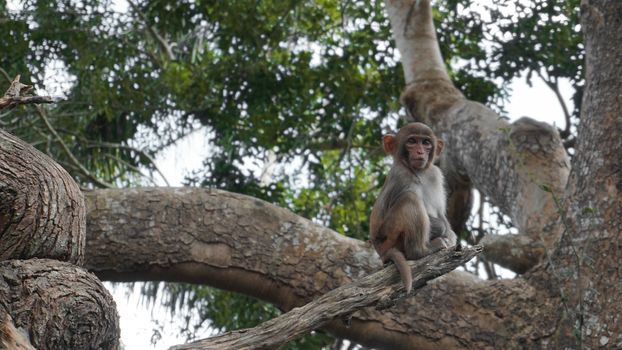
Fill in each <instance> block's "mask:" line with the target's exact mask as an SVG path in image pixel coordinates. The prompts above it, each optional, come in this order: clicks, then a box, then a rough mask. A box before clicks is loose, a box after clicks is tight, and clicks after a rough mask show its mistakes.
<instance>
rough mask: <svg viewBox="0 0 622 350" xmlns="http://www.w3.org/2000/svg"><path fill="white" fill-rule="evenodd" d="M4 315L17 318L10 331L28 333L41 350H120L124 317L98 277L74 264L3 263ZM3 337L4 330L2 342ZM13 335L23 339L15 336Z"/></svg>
mask: <svg viewBox="0 0 622 350" xmlns="http://www.w3.org/2000/svg"><path fill="white" fill-rule="evenodd" d="M2 311H6V312H7V313H8V314H9V315H10V316H11V319H12V322H10V321H11V320H8V319H7V318H5V319H4V320H3V321H4V322H5V323H4V325H3V326H5V327H8V328H5V330H6V331H9V332H10V331H12V330H13V329H21V330H24V331H26V333H27V334H28V336H29V338H30V339H29V341H30V342H32V345H33V346H34V348H36V349H41V350H43V349H111V350H114V349H117V348H118V345H119V317H118V315H117V311H116V309H115V303H114V301H113V300H112V297H111V296H110V294H109V293H108V291H107V290H106V288H104V286H103V285H102V284H101V282H100V281H99V280H98V279H97V278H96V277H95V276H94V275H93V274H91V273H88V272H87V271H86V270H84V269H82V268H80V267H77V266H74V265H71V264H69V263H63V262H60V261H57V260H51V259H29V260H8V261H2V262H0V315H1V314H2ZM7 320H8V322H7ZM11 325H13V326H14V327H13V329H12V328H11ZM2 333H4V331H3V330H2V329H0V339H1V338H2V337H3V336H2ZM11 334H12V336H11ZM5 336H7V335H5ZM8 336H11V338H12V339H20V338H19V337H17V334H15V333H9V334H8ZM23 338H25V337H23ZM23 338H22V339H21V341H22V342H24V343H26V341H27V340H28V339H23ZM1 344H2V343H0V348H1ZM26 344H27V343H26ZM12 345H13V344H12ZM3 349H7V348H3ZM8 349H22V348H15V347H8ZM26 349H27V348H26Z"/></svg>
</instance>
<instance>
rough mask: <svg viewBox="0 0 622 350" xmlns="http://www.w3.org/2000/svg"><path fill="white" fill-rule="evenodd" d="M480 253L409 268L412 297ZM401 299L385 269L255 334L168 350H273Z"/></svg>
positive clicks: (463, 252) (449, 253)
mask: <svg viewBox="0 0 622 350" xmlns="http://www.w3.org/2000/svg"><path fill="white" fill-rule="evenodd" d="M481 251H482V247H481V246H474V247H468V248H462V249H460V248H458V249H454V250H444V251H441V252H438V253H436V254H433V255H430V256H427V257H425V258H423V259H421V260H417V261H411V262H409V263H410V266H411V268H412V269H413V281H414V282H413V294H415V293H416V292H417V291H418V290H419V289H421V288H423V287H424V286H425V285H426V284H427V282H428V281H430V280H432V279H434V278H436V277H439V276H441V275H444V274H446V273H448V272H450V271H452V270H454V269H455V268H456V267H458V266H460V265H461V264H464V263H465V262H467V261H469V260H471V258H473V257H474V256H476V255H477V254H479V253H480V252H481ZM404 297H406V295H405V294H404V287H403V285H402V283H401V281H400V278H399V274H398V272H397V269H396V268H395V267H394V266H393V265H389V266H387V267H385V268H383V269H382V270H380V271H378V272H375V273H373V274H371V275H369V276H366V277H364V278H361V279H359V280H357V281H354V282H352V283H349V284H346V285H343V286H341V287H339V288H337V289H334V290H332V291H330V292H328V293H326V294H324V295H323V296H321V297H319V298H318V299H316V300H314V301H312V302H310V303H308V304H306V305H304V306H301V307H297V308H294V309H292V310H290V311H289V312H287V313H285V314H283V315H281V316H279V317H276V318H274V319H272V320H269V321H267V322H264V323H262V324H260V325H259V326H257V327H255V328H250V329H243V330H237V331H233V332H227V333H225V334H222V335H219V336H215V337H212V338H207V339H203V340H199V341H196V342H193V343H190V344H184V345H177V346H174V347H172V348H171V350H190V349H194V350H199V349H213V350H216V349H218V350H224V349H276V348H278V347H279V346H281V345H283V344H285V343H287V342H290V341H292V340H294V339H296V338H298V337H300V336H302V335H304V334H306V333H308V332H311V331H312V330H314V329H318V328H320V327H322V325H324V324H325V323H327V322H329V321H331V320H335V319H339V318H341V319H345V318H347V316H349V315H351V314H352V313H354V312H355V311H357V310H359V309H362V308H364V307H368V306H372V305H374V306H375V308H376V309H378V310H382V309H386V308H389V307H391V306H393V305H395V303H396V302H397V301H398V300H400V299H401V298H404Z"/></svg>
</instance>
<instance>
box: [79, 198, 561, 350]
mask: <svg viewBox="0 0 622 350" xmlns="http://www.w3.org/2000/svg"><path fill="white" fill-rule="evenodd" d="M86 199H87V208H88V213H87V223H88V227H87V237H88V238H87V254H86V256H87V263H86V264H87V266H88V268H89V269H91V270H93V271H94V272H95V273H96V274H97V275H98V276H100V277H101V278H103V279H106V280H113V281H140V280H143V281H149V280H151V281H177V282H191V283H201V284H206V285H210V286H213V287H217V288H223V289H226V290H231V291H235V292H240V293H244V294H246V295H249V296H252V297H255V298H258V299H262V300H265V301H268V302H270V303H273V304H274V305H276V306H277V307H278V308H280V309H281V310H284V311H287V310H291V309H293V308H295V307H298V306H302V305H305V304H307V303H308V302H310V301H311V300H313V299H315V298H318V297H319V296H321V295H323V294H325V293H327V292H329V291H330V290H333V289H335V288H337V287H338V286H340V285H344V284H347V283H349V282H351V281H353V280H356V279H359V278H362V277H364V276H367V275H369V274H371V273H373V272H374V271H377V270H378V269H380V268H381V262H380V259H379V258H378V256H377V255H376V253H375V252H374V250H373V248H372V247H371V246H370V245H369V244H368V243H366V242H362V241H359V240H355V239H350V238H347V237H344V236H342V235H339V234H337V233H335V232H333V231H331V230H328V229H326V228H324V227H321V226H319V225H316V224H313V223H312V222H310V221H308V220H306V219H303V218H301V217H299V216H297V215H295V214H293V213H291V212H290V211H288V210H285V209H282V208H279V207H276V206H274V205H271V204H268V203H266V202H263V201H260V200H258V199H256V198H252V197H248V196H243V195H239V194H234V193H228V192H223V191H218V190H209V189H200V188H142V189H119V190H96V191H91V192H88V193H86ZM528 276H529V274H526V275H525V278H517V279H514V280H498V281H482V280H479V279H478V278H476V277H474V276H473V275H471V274H468V273H465V272H460V271H453V272H451V273H448V274H447V275H444V276H441V277H439V278H437V279H434V280H433V281H430V283H429V285H427V286H426V287H425V288H422V289H421V291H420V292H419V293H418V294H417V297H415V298H404V299H402V300H401V301H399V302H398V303H397V305H395V306H394V307H391V308H390V309H387V310H383V311H377V310H374V309H372V308H365V309H363V310H360V311H358V312H355V313H354V314H353V315H352V319H351V320H352V323H351V325H350V326H348V327H346V326H345V325H344V324H343V323H342V322H341V321H332V322H329V323H328V324H326V325H325V327H324V328H323V329H324V330H326V331H328V332H330V333H332V334H334V335H336V336H338V337H340V338H347V339H351V340H353V341H355V342H357V343H359V344H364V345H365V346H369V347H374V348H379V349H412V348H417V349H436V348H439V347H440V348H451V349H456V348H464V347H471V348H485V347H494V348H517V347H521V345H519V339H520V341H522V342H524V343H522V344H523V345H522V347H525V345H524V344H532V343H533V342H536V341H539V340H541V339H542V338H546V337H549V336H550V335H551V334H552V333H554V330H555V328H554V327H555V324H556V323H555V321H554V320H555V319H556V318H557V317H558V316H557V315H558V314H557V312H556V311H559V307H558V306H559V297H558V295H557V294H556V293H557V292H559V290H558V289H555V288H552V289H551V290H549V288H548V287H547V288H542V289H541V288H536V285H539V284H540V281H536V283H532V281H530V280H529V277H528ZM396 281H397V280H396ZM542 284H545V285H546V284H550V281H549V280H543V281H542ZM508 310H512V311H508ZM534 315H536V316H534ZM534 317H536V318H537V319H538V320H539V322H541V323H542V325H540V324H539V326H538V327H537V328H536V329H534V327H533V322H534ZM491 332H492V333H491ZM489 333H490V334H493V333H494V336H486V334H489Z"/></svg>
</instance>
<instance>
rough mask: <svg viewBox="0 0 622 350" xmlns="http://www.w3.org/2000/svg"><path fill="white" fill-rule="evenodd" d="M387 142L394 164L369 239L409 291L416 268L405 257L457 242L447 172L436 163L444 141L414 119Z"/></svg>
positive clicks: (386, 138) (374, 213)
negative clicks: (450, 216)
mask: <svg viewBox="0 0 622 350" xmlns="http://www.w3.org/2000/svg"><path fill="white" fill-rule="evenodd" d="M383 146H384V150H385V152H386V153H387V154H390V155H391V156H392V157H393V166H392V167H391V170H390V171H389V174H388V176H387V178H386V181H385V183H384V186H383V187H382V190H381V192H380V195H379V196H378V198H377V199H376V203H375V204H374V207H373V209H372V213H371V219H370V240H371V242H372V244H373V246H374V248H375V249H376V251H377V252H378V255H380V258H381V259H382V262H383V263H387V262H389V261H393V263H394V264H395V265H396V266H397V268H398V270H399V273H400V275H401V277H402V282H403V283H404V287H405V288H406V292H407V293H410V291H411V289H412V272H411V270H410V266H409V265H408V263H407V262H406V260H415V259H420V258H422V257H424V256H426V255H428V254H430V253H433V252H435V251H438V250H440V249H442V248H448V247H451V246H453V245H455V244H456V235H455V233H454V232H453V231H452V230H451V226H450V225H449V222H448V221H447V218H446V216H445V207H446V195H445V189H444V187H443V181H444V178H443V174H442V173H441V171H440V169H439V168H438V167H437V166H435V165H434V159H435V158H436V157H438V155H439V154H440V153H441V151H442V149H443V141H442V140H439V139H437V138H436V136H435V135H434V132H432V130H431V129H430V128H429V127H428V126H427V125H425V124H423V123H410V124H408V125H405V126H404V127H402V128H401V129H400V130H399V132H398V133H397V135H391V134H389V135H385V136H384V137H383ZM431 227H432V229H433V230H432V232H433V233H432V234H431Z"/></svg>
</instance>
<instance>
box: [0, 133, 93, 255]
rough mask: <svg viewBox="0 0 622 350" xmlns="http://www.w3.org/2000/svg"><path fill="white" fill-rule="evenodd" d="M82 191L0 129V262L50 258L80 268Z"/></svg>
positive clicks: (56, 167) (54, 166) (58, 169)
mask: <svg viewBox="0 0 622 350" xmlns="http://www.w3.org/2000/svg"><path fill="white" fill-rule="evenodd" d="M85 218H86V215H85V206H84V198H83V196H82V192H81V191H80V188H79V187H78V185H77V184H76V183H75V182H74V181H73V179H72V178H71V177H70V176H69V174H68V173H67V172H66V171H65V169H63V168H62V167H61V166H60V165H58V164H57V163H56V162H54V161H53V160H52V159H51V158H50V157H48V156H46V155H45V154H43V153H41V152H39V151H37V150H36V149H35V148H34V147H32V146H30V145H28V144H26V143H24V142H23V141H21V140H19V139H18V138H16V137H15V136H13V135H11V134H9V133H7V132H6V131H4V130H0V260H7V259H29V258H33V257H37V258H50V259H57V260H61V261H68V262H71V263H74V264H78V265H80V264H82V262H83V260H84V235H85V233H84V232H85V229H86V223H85Z"/></svg>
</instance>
